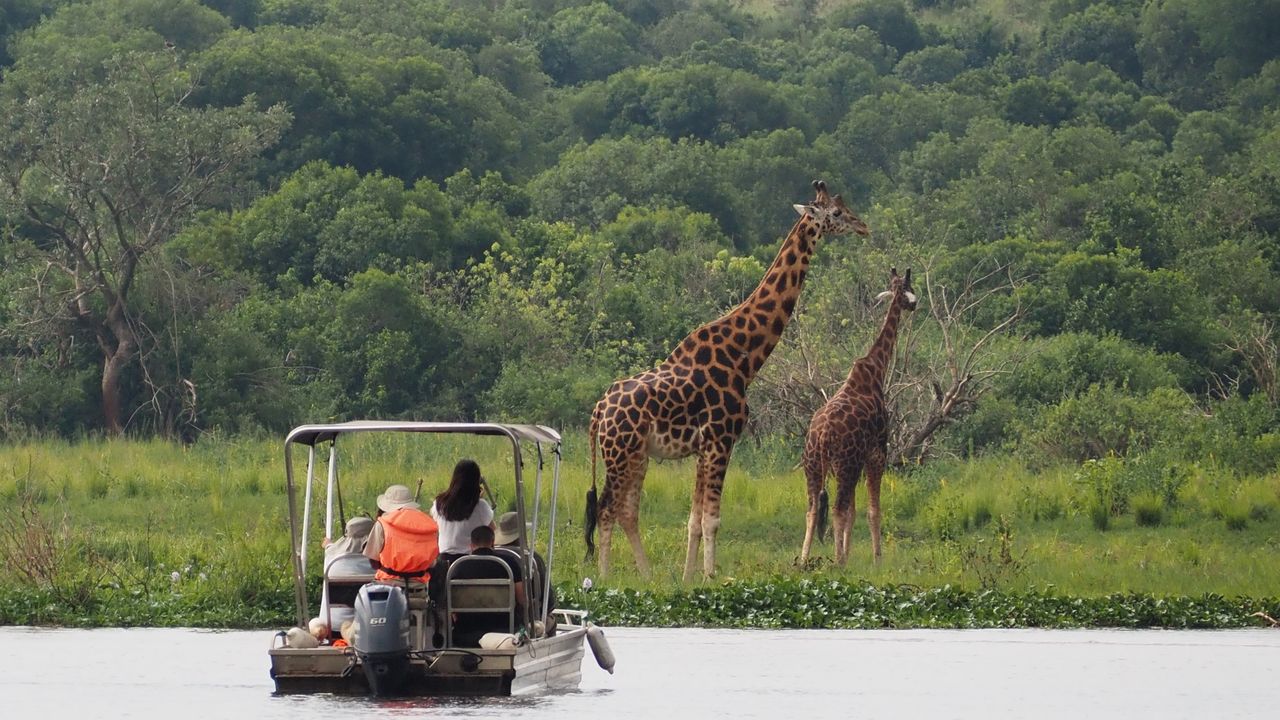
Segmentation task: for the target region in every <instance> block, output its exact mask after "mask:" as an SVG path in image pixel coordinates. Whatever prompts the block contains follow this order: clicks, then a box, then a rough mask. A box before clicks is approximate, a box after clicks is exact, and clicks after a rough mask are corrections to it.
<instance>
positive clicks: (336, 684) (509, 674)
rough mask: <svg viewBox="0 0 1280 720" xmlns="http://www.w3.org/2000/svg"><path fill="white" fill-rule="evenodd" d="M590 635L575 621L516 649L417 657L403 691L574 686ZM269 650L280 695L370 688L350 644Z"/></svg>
mask: <svg viewBox="0 0 1280 720" xmlns="http://www.w3.org/2000/svg"><path fill="white" fill-rule="evenodd" d="M585 638H586V629H585V628H583V627H581V626H570V627H567V628H564V629H563V630H562V631H561V632H558V633H557V634H556V635H555V636H554V637H550V638H539V639H536V640H529V641H526V642H525V643H524V644H522V645H520V646H519V647H517V648H503V649H497V650H483V649H479V648H467V649H465V650H444V651H440V652H439V654H438V655H436V654H434V653H433V655H434V657H426V658H413V659H411V660H410V663H409V671H408V674H407V676H406V678H405V680H404V682H403V684H402V685H401V688H400V692H399V694H402V695H410V696H421V695H482V696H503V695H527V694H534V693H541V692H547V691H551V690H572V689H574V688H576V687H578V684H579V683H580V682H581V680H582V656H583V654H584V653H583V648H584V644H585V643H584V640H585ZM270 654H271V677H272V678H273V679H274V680H275V685H276V692H277V693H278V694H299V693H303V694H305V693H335V694H341V695H367V694H369V692H370V689H369V685H368V682H367V681H366V680H365V674H364V670H363V668H361V666H360V661H359V658H358V657H357V656H356V654H355V651H354V650H352V649H351V648H333V647H318V648H273V649H272V650H271V653H270ZM477 659H478V663H477Z"/></svg>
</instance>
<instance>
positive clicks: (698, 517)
mask: <svg viewBox="0 0 1280 720" xmlns="http://www.w3.org/2000/svg"><path fill="white" fill-rule="evenodd" d="M704 489H705V488H704V485H703V483H702V474H701V473H699V474H698V477H697V479H695V480H694V482H693V499H692V501H691V502H690V504H689V525H688V528H687V531H688V536H687V537H688V545H687V546H686V551H685V555H684V581H685V582H693V566H694V563H695V562H697V560H698V547H699V545H701V544H702V498H703V495H704V494H705V493H704Z"/></svg>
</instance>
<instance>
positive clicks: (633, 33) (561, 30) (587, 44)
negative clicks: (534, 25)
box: [541, 2, 641, 85]
mask: <svg viewBox="0 0 1280 720" xmlns="http://www.w3.org/2000/svg"><path fill="white" fill-rule="evenodd" d="M639 41H640V31H639V29H637V28H636V26H635V24H634V23H633V22H632V21H631V20H630V19H628V18H627V16H625V15H623V14H622V13H620V12H618V11H617V10H614V9H613V8H611V7H609V6H608V5H606V4H605V3H603V2H596V3H592V4H590V5H583V6H579V7H569V8H565V9H564V10H561V11H560V12H558V13H556V15H555V16H554V17H552V18H551V24H550V28H549V30H548V32H547V34H546V36H545V38H544V39H543V43H542V48H541V53H542V66H543V68H545V69H546V71H547V74H548V75H550V76H551V77H552V78H553V79H555V81H556V82H558V83H562V84H565V85H573V84H577V83H580V82H583V81H586V80H603V79H604V78H607V77H608V76H610V75H612V74H613V73H615V72H617V71H618V70H621V69H623V68H625V67H627V66H629V65H631V64H633V63H635V62H636V61H637V60H639V59H640V57H641V55H640V51H639V49H638V45H639Z"/></svg>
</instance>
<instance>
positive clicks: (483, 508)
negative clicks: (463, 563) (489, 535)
mask: <svg viewBox="0 0 1280 720" xmlns="http://www.w3.org/2000/svg"><path fill="white" fill-rule="evenodd" d="M431 517H432V518H434V519H435V521H436V524H437V525H439V526H440V552H442V553H450V554H453V555H466V554H467V553H469V552H471V531H472V530H474V529H476V528H478V527H480V526H481V525H488V524H489V523H491V522H493V508H491V507H489V503H488V502H486V501H485V500H484V498H481V499H480V500H479V501H477V502H476V508H475V510H472V511H471V517H469V518H467V519H466V520H462V521H461V522H454V521H452V520H445V519H444V516H443V515H441V514H440V513H439V512H438V511H437V510H436V504H435V503H434V502H433V503H431Z"/></svg>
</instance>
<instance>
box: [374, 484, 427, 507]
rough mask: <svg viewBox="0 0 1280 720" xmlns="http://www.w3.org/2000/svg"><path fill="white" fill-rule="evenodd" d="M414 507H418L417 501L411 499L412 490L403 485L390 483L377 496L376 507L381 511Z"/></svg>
mask: <svg viewBox="0 0 1280 720" xmlns="http://www.w3.org/2000/svg"><path fill="white" fill-rule="evenodd" d="M416 507H420V506H419V505H418V501H417V500H414V499H413V492H412V491H411V490H409V488H407V487H405V486H404V485H392V486H390V487H388V488H387V491H386V492H384V493H382V494H381V495H379V496H378V509H379V510H381V511H382V512H391V511H392V510H399V509H400V508H416Z"/></svg>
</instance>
